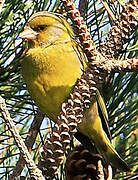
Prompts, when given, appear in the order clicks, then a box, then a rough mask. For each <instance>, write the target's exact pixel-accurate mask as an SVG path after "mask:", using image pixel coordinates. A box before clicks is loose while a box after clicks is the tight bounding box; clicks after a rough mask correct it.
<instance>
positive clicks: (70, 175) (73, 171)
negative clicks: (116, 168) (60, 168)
mask: <svg viewBox="0 0 138 180" xmlns="http://www.w3.org/2000/svg"><path fill="white" fill-rule="evenodd" d="M92 151H93V152H90V151H88V150H87V149H86V148H84V146H82V145H79V146H77V147H75V148H74V149H73V151H72V152H71V153H70V155H69V156H68V157H67V161H66V164H65V173H66V179H67V180H98V179H105V180H107V179H108V176H109V175H108V166H107V165H106V164H105V162H104V161H103V158H102V156H101V155H100V154H98V152H96V150H95V148H94V147H93V149H92ZM100 162H101V163H102V165H100ZM101 168H102V172H101ZM101 177H102V178H101Z"/></svg>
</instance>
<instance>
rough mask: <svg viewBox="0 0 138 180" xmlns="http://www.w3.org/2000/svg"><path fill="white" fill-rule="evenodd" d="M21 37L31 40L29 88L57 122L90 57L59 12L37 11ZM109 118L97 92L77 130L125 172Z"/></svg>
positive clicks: (26, 63)
mask: <svg viewBox="0 0 138 180" xmlns="http://www.w3.org/2000/svg"><path fill="white" fill-rule="evenodd" d="M20 37H21V38H22V39H26V40H28V50H27V51H26V56H25V57H24V59H23V62H22V74H23V78H24V81H25V82H26V84H27V88H28V91H29V93H30V95H31V96H32V98H33V99H34V101H35V102H36V104H37V105H38V106H39V108H40V110H41V111H42V112H43V113H45V114H46V115H47V117H49V118H50V119H52V120H53V121H54V122H57V117H58V115H59V113H60V111H61V104H62V103H63V102H64V101H66V100H67V98H68V97H69V94H70V93H71V91H72V90H73V88H74V86H75V84H76V82H77V80H78V79H79V78H81V75H82V73H83V71H84V70H86V68H87V59H86V57H85V55H84V54H83V52H82V50H81V48H79V46H78V43H77V42H76V41H75V40H74V38H73V37H74V33H73V30H72V28H71V26H70V25H69V23H68V22H67V21H66V20H65V19H64V18H63V17H62V16H61V15H59V14H55V13H49V12H45V11H43V12H38V13H35V14H34V15H33V16H32V17H31V18H30V19H29V21H28V23H27V25H26V26H25V29H24V31H23V32H22V33H21V34H20ZM80 56H81V58H80ZM80 59H81V60H80ZM98 108H100V111H99V110H98ZM99 112H101V113H99ZM100 114H101V115H102V116H101V117H100ZM101 118H102V119H101ZM107 120H108V115H107V111H106V107H105V104H104V101H103V100H102V98H101V96H100V93H99V92H98V91H97V98H95V99H93V101H92V102H91V107H90V109H88V110H87V111H86V113H85V116H84V118H83V119H82V123H81V124H80V125H79V127H78V130H79V131H80V132H81V133H82V134H83V135H85V136H87V137H88V138H89V139H90V140H92V141H93V142H94V144H95V146H96V148H97V150H98V151H99V153H100V154H101V155H102V156H103V158H104V159H105V161H106V162H107V163H108V164H111V165H112V166H114V167H116V168H118V169H121V170H124V171H126V170H128V167H127V165H126V163H125V162H124V160H123V159H122V158H121V157H120V156H119V154H118V153H117V152H116V150H115V148H114V147H113V145H112V144H111V142H110V140H109V138H108V136H109V134H110V133H109V127H108V124H107ZM102 121H103V123H102ZM103 125H104V126H103ZM103 127H104V129H106V130H105V131H106V132H105V131H104V129H103ZM107 134H108V136H107Z"/></svg>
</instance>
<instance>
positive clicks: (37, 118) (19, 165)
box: [10, 110, 44, 180]
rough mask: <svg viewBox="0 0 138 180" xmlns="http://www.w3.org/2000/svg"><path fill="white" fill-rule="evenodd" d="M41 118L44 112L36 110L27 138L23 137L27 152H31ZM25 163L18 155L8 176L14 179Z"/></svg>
mask: <svg viewBox="0 0 138 180" xmlns="http://www.w3.org/2000/svg"><path fill="white" fill-rule="evenodd" d="M43 119H44V114H42V113H41V112H40V111H39V110H38V112H37V114H36V115H35V117H34V120H33V122H32V124H31V126H30V129H29V132H28V135H27V138H26V139H25V145H26V147H27V148H28V151H29V152H31V150H32V147H33V145H34V143H35V140H36V137H37V135H38V132H39V130H40V126H41V124H42V122H43ZM25 163H26V162H25V160H24V158H23V156H22V155H20V157H19V160H18V162H17V163H16V166H15V168H14V170H13V173H12V174H11V176H10V179H11V180H12V179H14V178H15V177H18V176H19V175H20V174H21V172H22V170H23V169H24V167H25Z"/></svg>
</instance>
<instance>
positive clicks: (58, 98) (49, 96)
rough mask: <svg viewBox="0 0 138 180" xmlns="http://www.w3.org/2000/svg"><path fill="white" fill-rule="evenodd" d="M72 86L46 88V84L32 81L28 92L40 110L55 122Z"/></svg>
mask: <svg viewBox="0 0 138 180" xmlns="http://www.w3.org/2000/svg"><path fill="white" fill-rule="evenodd" d="M71 89H72V86H48V88H47V86H46V83H45V82H44V83H42V81H41V83H40V81H37V80H35V81H33V82H32V83H31V84H30V85H29V86H28V90H29V93H30V94H31V96H32V98H33V99H34V101H35V102H36V104H37V105H38V107H39V108H40V110H41V111H42V112H43V113H45V114H46V115H47V117H49V118H50V119H52V120H54V121H57V117H58V115H59V113H60V111H61V104H62V103H63V102H64V101H65V100H66V99H67V97H68V96H69V93H70V92H71Z"/></svg>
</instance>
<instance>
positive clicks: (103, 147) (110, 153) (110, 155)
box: [97, 132, 129, 171]
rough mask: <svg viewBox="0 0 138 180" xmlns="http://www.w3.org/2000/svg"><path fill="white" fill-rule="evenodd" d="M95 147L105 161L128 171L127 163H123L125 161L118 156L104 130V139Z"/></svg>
mask: <svg viewBox="0 0 138 180" xmlns="http://www.w3.org/2000/svg"><path fill="white" fill-rule="evenodd" d="M97 145H98V146H97V149H98V151H99V153H100V154H101V155H102V156H103V158H104V159H105V161H106V162H107V163H109V164H111V165H112V166H113V167H116V168H117V169H120V170H123V171H128V170H129V168H128V165H127V164H126V163H125V161H124V160H123V159H122V158H121V157H120V156H119V154H118V153H117V151H116V150H115V148H114V147H113V145H112V144H111V142H110V141H109V139H108V137H107V135H106V133H105V132H104V141H103V143H100V146H99V143H98V144H97Z"/></svg>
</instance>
